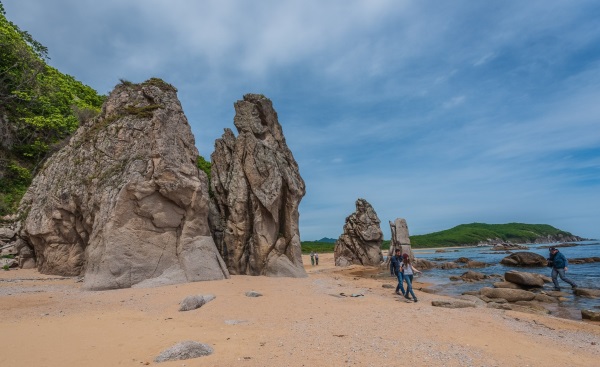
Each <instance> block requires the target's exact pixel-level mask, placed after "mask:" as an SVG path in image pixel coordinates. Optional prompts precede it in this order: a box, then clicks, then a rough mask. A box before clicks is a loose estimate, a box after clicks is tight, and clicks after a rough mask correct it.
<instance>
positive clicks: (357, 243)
mask: <svg viewBox="0 0 600 367" xmlns="http://www.w3.org/2000/svg"><path fill="white" fill-rule="evenodd" d="M380 223H381V221H380V220H379V217H377V213H375V210H374V209H373V207H372V206H371V204H369V203H368V202H367V201H366V200H365V199H358V200H356V211H355V212H354V213H352V214H351V215H349V216H348V217H347V218H346V224H344V233H342V235H341V236H340V237H339V238H338V240H337V241H336V242H335V250H334V259H335V265H336V266H348V265H352V264H358V265H369V266H378V265H380V264H381V262H382V261H383V255H382V253H381V244H382V243H383V232H381V228H380V226H379V224H380Z"/></svg>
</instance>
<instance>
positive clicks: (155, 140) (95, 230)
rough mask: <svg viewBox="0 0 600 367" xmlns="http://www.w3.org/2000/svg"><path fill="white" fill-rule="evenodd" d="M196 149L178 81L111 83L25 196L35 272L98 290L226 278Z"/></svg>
mask: <svg viewBox="0 0 600 367" xmlns="http://www.w3.org/2000/svg"><path fill="white" fill-rule="evenodd" d="M197 156H198V151H197V149H196V148H195V146H194V137H193V135H192V133H191V130H190V127H189V125H188V123H187V119H186V118H185V116H184V114H183V111H182V108H181V105H180V103H179V101H178V99H177V95H176V90H175V88H173V87H172V86H170V85H169V84H167V83H165V82H163V81H162V80H159V79H150V80H148V81H147V82H145V83H142V84H137V85H134V84H130V83H123V84H120V85H118V86H117V87H116V88H115V90H114V91H113V92H112V93H111V94H110V96H109V97H108V100H107V101H106V102H105V104H104V106H103V108H102V112H101V114H100V116H98V117H97V118H95V119H93V120H91V121H89V122H88V123H86V124H85V125H84V126H82V127H80V128H79V129H78V130H77V132H76V133H75V134H74V135H73V137H72V138H71V140H70V142H69V143H68V145H67V146H65V147H64V148H63V149H61V150H60V151H59V152H57V153H55V154H54V155H53V156H52V157H51V158H50V159H49V160H48V161H47V162H46V164H45V165H44V167H43V168H42V170H41V171H40V173H39V174H38V175H37V176H36V177H35V179H34V180H33V183H32V185H31V186H30V188H29V190H28V191H27V193H26V195H25V197H24V198H23V201H22V203H21V210H24V211H26V212H27V213H28V215H27V217H26V219H25V220H24V223H23V229H22V232H21V235H22V236H23V237H24V238H25V239H26V240H27V241H28V242H29V244H30V245H31V246H32V247H33V249H34V250H35V251H34V253H35V256H36V260H37V268H38V270H39V271H40V272H42V273H46V274H59V275H81V274H85V280H84V288H86V289H95V290H97V289H110V288H125V287H131V286H134V285H142V284H144V283H143V282H151V284H153V285H160V284H166V283H178V282H186V281H199V280H214V279H223V278H227V277H229V273H228V272H227V268H226V266H225V263H224V262H223V260H222V259H221V257H220V255H219V253H218V251H217V248H216V246H215V244H214V241H213V239H212V237H211V233H210V229H209V226H208V219H207V215H208V210H209V209H208V183H207V178H206V175H205V174H204V173H203V172H199V171H198V168H197V167H196V164H195V162H196V159H197Z"/></svg>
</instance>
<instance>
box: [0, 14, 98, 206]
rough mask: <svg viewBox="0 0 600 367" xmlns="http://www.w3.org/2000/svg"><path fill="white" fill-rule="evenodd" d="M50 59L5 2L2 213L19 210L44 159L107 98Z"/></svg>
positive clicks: (0, 97)
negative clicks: (9, 16) (8, 13)
mask: <svg viewBox="0 0 600 367" xmlns="http://www.w3.org/2000/svg"><path fill="white" fill-rule="evenodd" d="M47 60H48V50H47V49H46V47H44V46H43V45H41V44H40V43H39V42H37V41H36V40H35V39H33V37H32V36H31V35H30V34H29V33H27V32H26V31H23V30H21V29H19V27H18V26H17V25H15V24H13V23H12V22H10V21H9V20H8V19H7V18H6V14H5V11H4V7H3V6H2V3H0V136H2V140H1V141H0V216H4V215H6V214H11V213H14V212H15V210H16V208H17V205H18V203H19V200H20V199H21V197H22V196H23V194H24V193H25V191H26V190H27V187H28V186H29V184H30V182H31V178H32V176H33V174H34V172H35V170H36V168H37V167H38V165H39V164H40V162H41V161H42V160H43V159H44V158H45V157H46V156H47V155H49V154H51V152H52V151H53V150H56V149H57V148H58V146H59V145H60V144H61V142H63V141H65V140H66V139H67V138H68V136H69V135H70V134H71V133H72V132H73V131H74V130H75V129H76V128H77V127H78V126H79V124H80V123H81V122H82V121H85V120H86V119H88V118H91V117H93V116H94V115H96V114H97V113H98V112H99V111H100V107H101V106H102V102H103V100H104V98H105V97H104V96H101V95H99V94H98V93H97V92H96V91H95V90H93V89H92V88H90V87H88V86H86V85H84V84H82V83H81V82H79V81H77V80H75V78H73V77H72V76H69V75H65V74H62V73H60V72H59V71H58V70H56V69H55V68H53V67H51V66H49V65H47V64H46V61H47Z"/></svg>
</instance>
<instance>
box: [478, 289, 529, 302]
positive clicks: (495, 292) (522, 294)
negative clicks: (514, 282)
mask: <svg viewBox="0 0 600 367" xmlns="http://www.w3.org/2000/svg"><path fill="white" fill-rule="evenodd" d="M480 292H481V294H482V295H484V296H486V297H488V298H492V299H493V298H502V299H505V300H507V301H508V302H517V301H531V300H532V299H534V298H535V293H532V292H529V291H525V290H521V289H508V288H488V287H485V288H481V290H480Z"/></svg>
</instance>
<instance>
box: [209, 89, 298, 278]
mask: <svg viewBox="0 0 600 367" xmlns="http://www.w3.org/2000/svg"><path fill="white" fill-rule="evenodd" d="M234 106H235V111H236V115H235V118H234V124H235V126H236V128H237V131H238V136H237V138H236V137H235V136H234V134H233V132H232V131H231V130H230V129H225V133H224V134H223V136H222V138H221V139H217V140H216V141H215V152H214V153H213V154H212V156H211V159H212V171H211V172H212V187H213V191H214V202H215V204H216V206H217V209H218V216H219V219H218V220H214V221H213V235H214V238H216V239H217V240H216V241H217V247H219V250H220V252H221V255H222V256H223V259H224V260H225V262H226V263H227V267H228V269H229V271H230V272H231V273H232V274H246V275H267V276H288V277H304V276H306V272H305V271H304V267H303V264H302V254H301V249H300V233H299V230H298V218H299V214H298V206H299V204H300V200H302V197H303V196H304V194H305V187H304V181H303V180H302V177H300V172H299V169H298V164H297V163H296V160H295V159H294V157H293V155H292V152H291V151H290V149H289V148H288V146H287V144H286V142H285V138H284V136H283V132H282V129H281V125H280V124H279V122H278V119H277V113H276V112H275V110H274V109H273V105H272V102H271V101H270V100H269V99H268V98H266V97H264V96H263V95H258V94H247V95H245V96H244V99H243V100H240V101H237V102H236V103H235V105H234ZM215 222H216V223H215Z"/></svg>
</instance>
